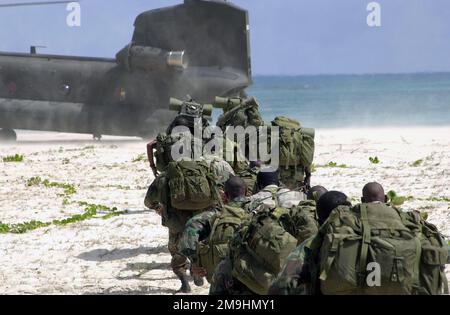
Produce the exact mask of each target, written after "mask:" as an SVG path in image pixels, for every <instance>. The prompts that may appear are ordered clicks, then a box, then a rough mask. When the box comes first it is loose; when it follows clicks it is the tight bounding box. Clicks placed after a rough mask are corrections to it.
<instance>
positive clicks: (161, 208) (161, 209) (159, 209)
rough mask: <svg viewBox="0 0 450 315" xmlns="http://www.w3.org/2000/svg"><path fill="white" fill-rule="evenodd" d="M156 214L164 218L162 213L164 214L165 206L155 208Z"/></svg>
mask: <svg viewBox="0 0 450 315" xmlns="http://www.w3.org/2000/svg"><path fill="white" fill-rule="evenodd" d="M155 212H156V213H157V214H159V215H160V216H162V213H163V206H162V205H158V206H155Z"/></svg>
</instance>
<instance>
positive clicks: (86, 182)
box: [0, 127, 450, 294]
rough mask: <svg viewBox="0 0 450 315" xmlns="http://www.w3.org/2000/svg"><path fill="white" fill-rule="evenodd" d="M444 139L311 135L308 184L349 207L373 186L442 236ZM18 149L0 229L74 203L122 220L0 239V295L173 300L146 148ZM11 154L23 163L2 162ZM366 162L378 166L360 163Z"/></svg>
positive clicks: (53, 141) (79, 142) (448, 225)
mask: <svg viewBox="0 0 450 315" xmlns="http://www.w3.org/2000/svg"><path fill="white" fill-rule="evenodd" d="M449 135H450V127H410V128H378V129H351V128H349V129H336V130H331V129H328V130H317V134H316V143H317V149H316V159H315V165H316V171H315V172H314V173H313V178H312V184H314V185H315V184H320V185H323V186H325V187H327V188H328V189H335V190H340V191H343V192H345V193H346V194H347V195H348V196H350V197H351V198H353V199H354V200H355V201H357V200H358V198H359V197H360V194H361V189H362V187H363V185H364V184H365V183H366V182H368V181H378V182H380V183H382V184H383V185H384V186H385V188H386V191H388V190H394V191H395V192H396V193H397V194H398V195H400V196H405V197H409V196H411V197H412V198H409V199H408V200H407V201H406V203H405V204H404V205H403V206H402V207H403V208H405V209H417V210H420V211H426V212H428V214H429V221H431V222H432V223H434V224H436V225H437V226H438V227H439V228H440V230H441V231H442V233H444V234H445V235H447V236H450V199H449V198H450V188H449V185H450V181H449V175H450V137H449ZM18 140H19V141H18V142H17V143H9V144H6V143H0V222H2V223H3V224H9V225H11V224H17V223H23V222H29V221H33V220H35V221H41V222H44V223H45V222H51V221H52V220H62V219H66V218H69V217H71V216H73V215H76V214H83V213H84V211H85V208H86V207H87V206H85V204H82V205H80V204H79V203H80V202H84V203H88V204H98V205H104V206H107V207H109V208H113V207H116V208H117V211H124V210H127V212H126V213H121V214H119V215H117V216H108V217H105V218H102V217H103V216H105V215H108V214H109V212H108V211H104V210H102V211H98V212H97V214H96V215H95V216H94V217H92V218H88V219H86V220H83V221H79V222H74V223H69V224H66V225H57V224H50V225H48V226H45V227H41V228H38V229H35V230H31V231H28V232H25V233H23V234H13V233H4V234H0V282H1V284H2V285H1V286H0V294H173V293H174V292H175V290H176V289H178V287H179V282H178V279H176V278H175V276H174V275H173V274H172V272H171V270H170V265H169V262H170V255H169V252H168V250H167V246H166V245H167V230H166V229H165V228H164V227H162V226H161V225H160V217H159V216H158V215H157V214H156V213H155V212H153V211H150V210H147V209H145V207H144V205H143V199H144V196H145V193H146V190H147V187H148V185H149V184H150V183H151V182H152V180H153V176H152V175H151V171H150V169H149V167H148V163H147V162H146V158H145V156H144V155H143V154H145V141H142V140H140V139H135V138H118V137H105V138H104V139H103V140H102V141H101V142H97V141H93V140H91V136H88V135H73V134H59V133H45V132H19V133H18ZM15 154H19V155H23V158H24V159H23V161H22V162H4V161H3V158H4V157H7V156H11V155H15ZM375 157H376V158H377V159H376V160H378V161H379V163H377V164H374V163H372V162H370V161H369V158H375ZM330 162H332V163H330ZM33 177H34V180H31V181H30V179H31V178H33ZM37 177H39V179H37ZM46 180H47V181H46ZM62 184H67V185H66V186H63V185H62ZM68 188H69V189H68ZM70 188H74V189H75V191H74V190H73V189H70ZM447 271H448V272H447V275H448V277H449V278H450V269H447ZM192 287H193V293H194V294H206V293H207V292H208V286H207V285H205V286H204V287H202V288H195V287H194V285H193V283H192Z"/></svg>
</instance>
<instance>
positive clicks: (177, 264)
mask: <svg viewBox="0 0 450 315" xmlns="http://www.w3.org/2000/svg"><path fill="white" fill-rule="evenodd" d="M160 176H161V175H160ZM159 178H160V177H158V178H157V179H155V181H154V182H153V183H152V185H151V186H150V188H149V190H148V192H147V195H146V196H145V201H144V203H145V205H146V206H147V207H148V208H150V209H154V208H158V207H161V206H162V212H161V221H162V222H161V223H162V225H163V226H165V227H167V228H168V229H169V243H168V249H169V252H170V255H171V256H172V259H171V262H170V265H171V267H172V270H173V272H174V273H175V274H176V275H177V276H180V275H182V274H184V273H185V272H186V269H187V267H188V261H187V259H186V257H185V256H183V255H181V254H180V253H179V252H178V248H177V244H178V242H179V241H180V239H181V237H182V235H183V231H184V227H185V225H186V222H187V221H188V220H189V219H190V218H191V217H193V216H194V215H196V214H198V213H199V212H201V211H196V212H194V211H179V210H176V209H174V208H172V207H171V206H170V204H167V202H165V201H163V200H161V196H160V191H159V190H160V187H158V185H159V184H160V183H161V182H160V181H159Z"/></svg>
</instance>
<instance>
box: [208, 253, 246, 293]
mask: <svg viewBox="0 0 450 315" xmlns="http://www.w3.org/2000/svg"><path fill="white" fill-rule="evenodd" d="M232 269H233V264H232V262H231V260H230V259H229V258H226V259H224V260H222V262H221V263H220V264H219V265H218V266H217V268H216V270H215V271H214V275H213V278H212V282H211V286H210V288H209V294H210V295H255V293H253V292H252V291H250V289H248V288H247V287H246V286H245V285H244V284H243V283H242V282H240V281H239V280H237V279H236V278H234V277H233V276H232Z"/></svg>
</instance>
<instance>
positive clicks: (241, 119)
mask: <svg viewBox="0 0 450 315" xmlns="http://www.w3.org/2000/svg"><path fill="white" fill-rule="evenodd" d="M258 108H259V105H258V103H257V102H256V101H254V100H251V101H245V100H242V99H232V100H230V101H229V102H228V105H227V106H226V107H225V108H224V113H223V114H222V115H220V116H219V118H218V120H217V126H218V127H219V128H220V129H222V131H225V130H226V128H227V127H228V126H232V127H237V126H242V127H243V128H247V127H248V126H255V127H256V128H258V127H260V126H262V125H264V121H263V119H262V117H261V114H260V113H259V109H258Z"/></svg>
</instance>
